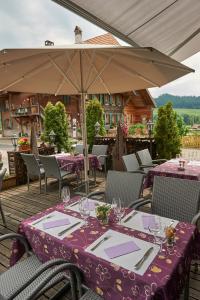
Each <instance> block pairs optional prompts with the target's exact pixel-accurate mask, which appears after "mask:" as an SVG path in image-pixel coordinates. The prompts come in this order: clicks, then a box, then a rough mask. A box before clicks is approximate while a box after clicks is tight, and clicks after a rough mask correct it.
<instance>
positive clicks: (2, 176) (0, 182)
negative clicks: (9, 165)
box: [0, 168, 7, 227]
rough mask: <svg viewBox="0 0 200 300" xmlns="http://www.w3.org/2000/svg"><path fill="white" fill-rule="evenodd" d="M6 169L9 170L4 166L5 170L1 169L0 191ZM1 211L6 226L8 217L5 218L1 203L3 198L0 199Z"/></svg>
mask: <svg viewBox="0 0 200 300" xmlns="http://www.w3.org/2000/svg"><path fill="white" fill-rule="evenodd" d="M6 171H7V169H6V168H4V169H3V170H1V171H0V191H1V189H2V184H3V178H4V176H5V174H6ZM0 213H1V217H2V220H3V225H4V226H5V227H6V218H5V215H4V212H3V208H2V205H1V199H0Z"/></svg>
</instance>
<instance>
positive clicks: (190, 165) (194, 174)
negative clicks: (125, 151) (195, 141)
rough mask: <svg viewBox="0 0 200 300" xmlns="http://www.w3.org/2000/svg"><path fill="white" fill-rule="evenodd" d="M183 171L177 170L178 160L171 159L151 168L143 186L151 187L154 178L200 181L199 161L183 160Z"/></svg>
mask: <svg viewBox="0 0 200 300" xmlns="http://www.w3.org/2000/svg"><path fill="white" fill-rule="evenodd" d="M183 161H184V162H185V163H184V169H180V168H179V159H171V160H169V161H167V162H165V163H163V164H160V165H158V166H156V167H155V168H151V169H150V170H149V172H148V174H147V176H146V181H145V186H146V187H148V186H151V185H153V178H154V176H165V177H174V178H180V179H189V180H198V181H200V161H187V160H183Z"/></svg>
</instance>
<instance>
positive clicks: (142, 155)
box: [137, 149, 167, 168]
mask: <svg viewBox="0 0 200 300" xmlns="http://www.w3.org/2000/svg"><path fill="white" fill-rule="evenodd" d="M137 157H138V160H139V162H140V167H142V168H148V167H151V168H152V167H155V166H157V165H158V164H161V163H164V162H166V161H167V160H166V159H162V158H161V159H154V160H152V158H151V155H150V153H149V149H144V150H140V151H138V152H137Z"/></svg>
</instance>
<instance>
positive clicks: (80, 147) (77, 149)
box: [75, 144, 89, 154]
mask: <svg viewBox="0 0 200 300" xmlns="http://www.w3.org/2000/svg"><path fill="white" fill-rule="evenodd" d="M87 148H89V146H88V145H87ZM75 152H76V153H79V154H83V144H76V146H75Z"/></svg>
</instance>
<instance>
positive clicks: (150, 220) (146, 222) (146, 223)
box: [142, 215, 156, 229]
mask: <svg viewBox="0 0 200 300" xmlns="http://www.w3.org/2000/svg"><path fill="white" fill-rule="evenodd" d="M142 223H143V227H144V229H149V227H151V228H153V227H156V220H155V216H151V215H150V216H142Z"/></svg>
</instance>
